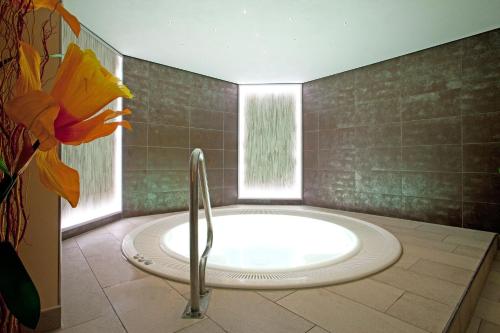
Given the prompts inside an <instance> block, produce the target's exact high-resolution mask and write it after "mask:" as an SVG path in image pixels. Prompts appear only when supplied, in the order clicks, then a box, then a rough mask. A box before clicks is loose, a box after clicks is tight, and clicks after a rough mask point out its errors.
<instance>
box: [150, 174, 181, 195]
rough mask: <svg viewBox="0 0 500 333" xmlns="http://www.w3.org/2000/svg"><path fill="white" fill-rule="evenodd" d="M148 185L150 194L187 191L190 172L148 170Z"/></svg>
mask: <svg viewBox="0 0 500 333" xmlns="http://www.w3.org/2000/svg"><path fill="white" fill-rule="evenodd" d="M146 184H147V187H146V189H147V191H148V192H171V191H182V190H186V189H187V188H188V186H189V172H188V171H187V170H174V171H170V170H148V174H147V176H146Z"/></svg>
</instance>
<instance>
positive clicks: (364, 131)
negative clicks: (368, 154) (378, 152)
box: [356, 123, 401, 148]
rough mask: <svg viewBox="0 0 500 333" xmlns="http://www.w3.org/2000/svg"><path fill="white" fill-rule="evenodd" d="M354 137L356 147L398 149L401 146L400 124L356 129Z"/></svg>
mask: <svg viewBox="0 0 500 333" xmlns="http://www.w3.org/2000/svg"><path fill="white" fill-rule="evenodd" d="M356 137H357V140H358V144H357V146H358V147H367V148H376V147H399V146H401V124H400V123H395V124H394V123H391V124H383V125H373V126H367V127H358V128H357V129H356Z"/></svg>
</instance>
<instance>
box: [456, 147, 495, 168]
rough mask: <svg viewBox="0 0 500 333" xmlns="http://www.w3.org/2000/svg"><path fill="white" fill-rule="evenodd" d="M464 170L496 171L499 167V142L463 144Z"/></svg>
mask: <svg viewBox="0 0 500 333" xmlns="http://www.w3.org/2000/svg"><path fill="white" fill-rule="evenodd" d="M463 149H464V171H465V172H489V173H497V172H498V170H499V169H500V142H499V143H479V144H465V145H464V146H463Z"/></svg>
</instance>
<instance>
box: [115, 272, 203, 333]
mask: <svg viewBox="0 0 500 333" xmlns="http://www.w3.org/2000/svg"><path fill="white" fill-rule="evenodd" d="M105 292H106V294H107V295H108V297H109V299H110V301H111V303H112V304H113V307H114V308H115V310H116V313H117V314H118V316H119V317H120V320H121V321H122V323H123V324H124V325H125V328H126V330H127V331H128V332H129V333H135V332H137V333H145V332H162V333H168V332H175V331H177V330H180V329H182V328H184V327H188V326H191V325H193V324H194V322H195V321H196V320H193V319H183V318H181V315H182V312H183V311H184V308H185V306H186V300H185V299H184V298H182V297H181V296H180V295H179V294H178V293H177V292H175V291H174V290H173V289H172V288H171V287H170V286H168V285H167V284H166V283H164V282H163V281H162V280H161V279H159V278H157V277H147V278H144V279H140V280H135V281H130V282H124V283H121V284H119V285H116V286H113V287H109V288H106V289H105Z"/></svg>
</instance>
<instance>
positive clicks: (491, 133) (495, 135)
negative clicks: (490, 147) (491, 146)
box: [463, 112, 500, 143]
mask: <svg viewBox="0 0 500 333" xmlns="http://www.w3.org/2000/svg"><path fill="white" fill-rule="evenodd" d="M463 131H464V143H480V142H500V112H495V113H487V114H477V115H470V116H464V117H463Z"/></svg>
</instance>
